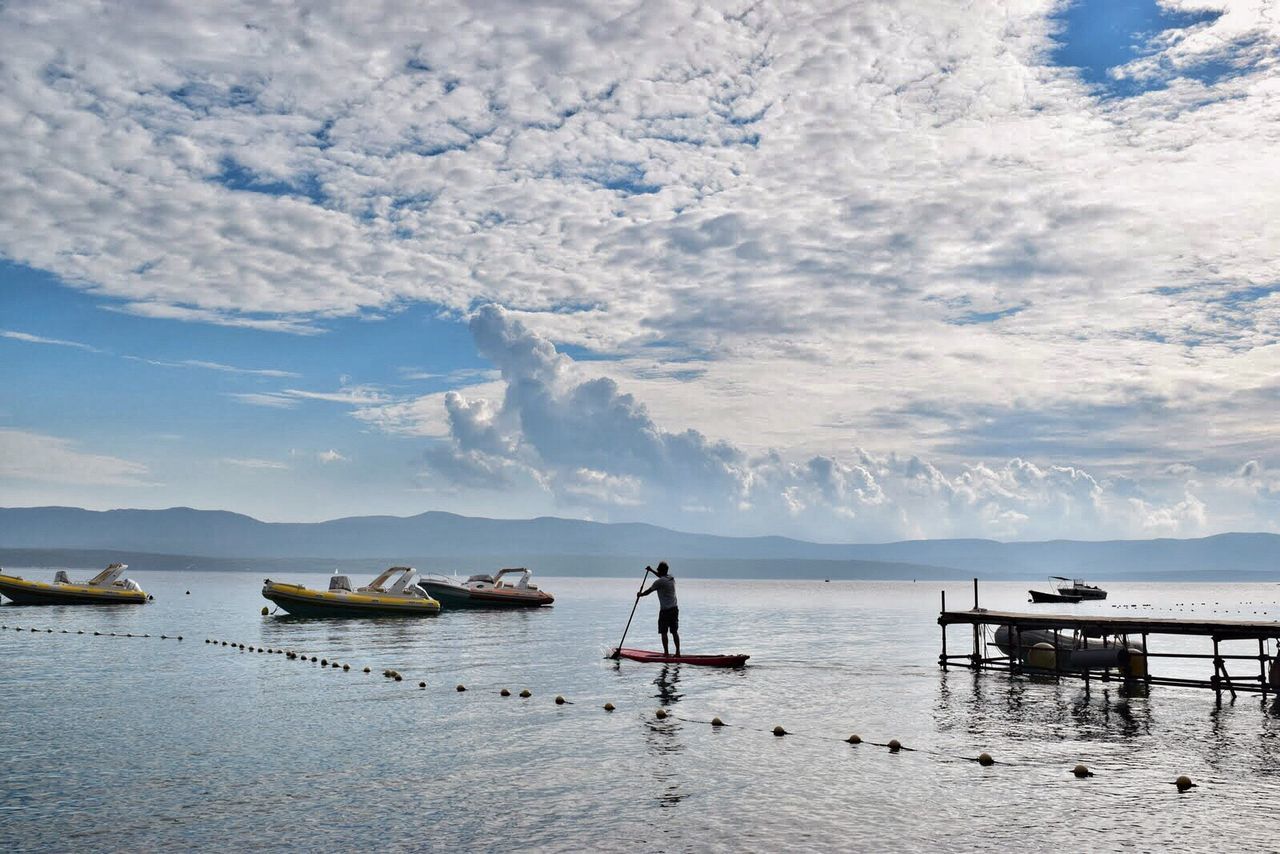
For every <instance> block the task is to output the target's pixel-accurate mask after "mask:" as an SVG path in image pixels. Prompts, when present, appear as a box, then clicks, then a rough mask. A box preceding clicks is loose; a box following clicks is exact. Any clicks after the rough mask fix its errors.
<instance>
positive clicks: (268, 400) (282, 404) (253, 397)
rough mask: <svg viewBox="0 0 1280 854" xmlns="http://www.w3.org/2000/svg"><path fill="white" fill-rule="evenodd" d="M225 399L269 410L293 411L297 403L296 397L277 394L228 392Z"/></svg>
mask: <svg viewBox="0 0 1280 854" xmlns="http://www.w3.org/2000/svg"><path fill="white" fill-rule="evenodd" d="M227 397H230V398H232V399H233V400H238V401H240V402H241V403H247V404H249V405H250V406H265V407H268V408H270V409H293V408H294V407H296V406H297V405H298V402H299V401H298V399H297V398H296V397H286V396H285V395H282V394H279V393H277V392H228V393H227Z"/></svg>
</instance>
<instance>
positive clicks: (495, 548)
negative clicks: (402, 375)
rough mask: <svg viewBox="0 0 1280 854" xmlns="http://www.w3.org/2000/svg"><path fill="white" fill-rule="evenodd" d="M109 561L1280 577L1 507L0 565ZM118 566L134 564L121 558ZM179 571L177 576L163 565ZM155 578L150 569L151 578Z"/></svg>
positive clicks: (988, 545)
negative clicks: (666, 565)
mask: <svg viewBox="0 0 1280 854" xmlns="http://www.w3.org/2000/svg"><path fill="white" fill-rule="evenodd" d="M108 552H114V553H120V555H122V556H124V557H125V560H126V561H127V562H129V563H131V564H132V565H134V566H135V567H136V568H139V569H142V568H146V567H145V566H142V565H140V564H139V558H142V557H143V556H150V558H151V559H153V560H152V561H148V562H156V563H158V564H160V565H163V566H164V567H166V568H182V566H186V565H188V564H190V565H192V566H193V568H197V569H250V568H252V569H259V568H262V567H263V566H264V565H275V566H279V567H281V568H298V569H301V568H306V567H308V566H315V565H316V564H317V563H320V564H322V565H326V566H327V565H330V564H342V565H347V566H354V565H363V564H365V563H368V565H369V566H370V567H374V566H378V565H382V564H387V563H389V562H399V561H404V562H412V563H413V564H414V565H417V566H420V567H423V568H426V567H430V568H433V569H434V568H444V567H455V568H458V569H462V570H465V569H470V568H472V567H491V566H493V565H495V564H505V565H527V566H531V567H534V568H537V569H539V571H542V572H545V573H548V574H551V573H559V574H594V575H598V574H607V575H614V574H629V573H631V572H634V570H635V567H636V566H637V565H640V566H643V564H645V563H657V561H659V560H662V559H666V560H669V561H672V562H673V563H675V562H676V561H680V562H681V565H682V571H683V572H684V573H685V574H687V575H704V576H722V577H723V576H736V577H744V578H761V577H775V578H776V577H781V578H786V577H805V578H814V577H830V578H960V577H966V576H970V575H976V576H981V577H984V578H1039V577H1043V576H1045V575H1051V574H1053V575H1071V576H1077V575H1078V576H1084V577H1089V578H1160V577H1168V578H1184V579H1185V578H1214V579H1222V580H1228V579H1231V578H1240V579H1249V580H1254V579H1272V578H1274V579H1280V535H1276V534H1263V533H1239V534H1219V535H1216V536H1212V537H1203V538H1200V539H1190V540H1174V539H1157V540H1111V541H1104V542H1082V541H1076V540H1051V541H1046V542H1017V543H1002V542H997V541H995V540H976V539H963V540H911V541H905V542H896V543H879V544H823V543H810V542H805V541H803V540H794V539H789V538H786V537H773V536H769V537H722V536H715V535H711V534H692V533H687V532H681V531H673V530H669V529H666V528H660V527H657V526H655V525H646V524H640V523H600V522H586V521H582V520H576V519H557V518H550V517H543V518H538V519H517V520H508V519H485V518H475V517H468V516H458V515H455V514H453V513H442V512H430V513H423V514H421V515H418V516H410V517H407V518H401V517H396V516H359V517H350V518H345V519H334V520H331V521H328V522H315V523H297V522H283V523H282V522H260V521H258V520H257V519H253V518H251V517H249V516H244V515H241V514H238V513H230V512H226V511H210V510H193V509H190V508H185V507H179V508H172V509H169V510H108V511H92V510H82V509H79V508H73V507H17V508H0V560H4V561H5V562H7V563H9V564H11V565H15V564H20V563H23V562H25V563H26V564H27V565H54V564H70V565H75V564H71V562H70V560H69V558H70V557H71V556H72V555H78V556H80V557H81V558H82V559H84V560H85V561H88V562H89V564H90V565H93V564H96V563H99V562H101V561H100V560H95V559H93V557H92V556H93V555H94V554H96V553H102V554H106V553H108ZM128 555H134V558H133V559H129V557H128ZM178 560H182V561H185V563H184V564H182V565H181V566H178V565H175V564H176V561H178ZM155 568H159V566H157V567H155Z"/></svg>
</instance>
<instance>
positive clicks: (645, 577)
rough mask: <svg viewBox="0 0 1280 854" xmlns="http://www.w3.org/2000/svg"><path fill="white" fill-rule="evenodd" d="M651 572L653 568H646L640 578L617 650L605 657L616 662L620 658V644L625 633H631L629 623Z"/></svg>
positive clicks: (623, 639)
mask: <svg viewBox="0 0 1280 854" xmlns="http://www.w3.org/2000/svg"><path fill="white" fill-rule="evenodd" d="M651 572H653V567H651V566H646V567H645V568H644V575H643V576H642V577H641V578H640V589H639V590H637V591H636V603H635V604H634V605H632V606H631V616H630V617H627V627H626V628H625V629H623V630H622V640H620V641H618V646H617V648H616V649H615V650H614V651H613V655H608V656H605V657H606V658H612V659H614V660H617V659H619V658H621V657H622V644H623V641H625V640H626V639H627V632H629V631H631V621H632V620H633V619H634V618H635V616H636V608H638V607H639V606H640V594H641V593H642V592H643V591H644V583H645V582H646V581H648V580H649V573H651Z"/></svg>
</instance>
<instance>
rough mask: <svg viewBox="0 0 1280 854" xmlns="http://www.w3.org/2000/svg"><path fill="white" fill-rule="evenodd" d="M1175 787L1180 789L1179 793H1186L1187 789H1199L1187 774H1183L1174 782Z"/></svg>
mask: <svg viewBox="0 0 1280 854" xmlns="http://www.w3.org/2000/svg"><path fill="white" fill-rule="evenodd" d="M1173 785H1175V786H1177V787H1178V791H1179V792H1185V791H1186V790H1187V789H1195V788H1197V786H1196V784H1195V783H1193V782H1191V778H1190V777H1188V776H1187V775H1186V774H1183V775H1181V776H1180V777H1178V779H1176V780H1174V781H1173Z"/></svg>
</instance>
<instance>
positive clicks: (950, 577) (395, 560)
mask: <svg viewBox="0 0 1280 854" xmlns="http://www.w3.org/2000/svg"><path fill="white" fill-rule="evenodd" d="M113 562H120V563H127V564H129V568H130V570H131V571H135V572H182V571H188V572H198V573H207V572H215V573H224V572H225V573H256V574H266V575H270V574H271V573H273V572H276V573H280V572H314V573H325V574H327V573H329V572H331V571H333V570H334V569H339V570H342V571H344V572H351V573H362V572H370V573H374V572H379V571H381V570H383V569H385V568H387V567H388V566H392V565H395V564H404V565H407V566H414V567H417V568H418V569H419V570H421V571H422V572H443V573H446V574H452V573H454V572H457V573H463V574H465V573H471V572H480V571H489V570H492V569H494V568H497V567H501V566H527V567H528V568H530V569H532V570H533V571H534V572H535V573H537V574H539V575H541V576H557V577H564V578H631V577H635V576H637V575H638V573H639V572H642V571H643V568H644V562H643V560H642V559H640V558H636V557H631V556H626V555H534V556H529V557H526V558H524V559H521V558H520V557H517V556H505V557H504V556H501V555H499V556H494V557H487V556H483V557H477V556H465V557H458V556H448V555H417V556H413V555H390V556H385V557H364V558H326V557H315V558H251V557H246V558H227V557H203V556H198V555H176V554H163V553H158V552H144V551H126V550H122V549H6V548H0V567H3V568H13V567H22V568H35V569H49V570H54V569H72V570H89V569H101V568H102V567H104V566H106V565H107V564H109V563H113ZM672 563H673V566H674V568H675V569H676V571H677V574H678V575H679V576H681V577H685V578H712V579H715V578H719V579H737V580H744V581H749V580H773V581H788V580H794V581H815V580H816V581H822V580H826V579H829V580H831V581H931V582H938V581H946V582H958V581H967V580H969V579H971V578H973V577H974V576H975V574H976V575H977V576H978V577H980V578H982V579H983V580H985V581H1010V582H1013V581H1018V582H1024V583H1028V584H1036V583H1043V582H1044V581H1045V574H1039V575H1037V574H1034V573H1028V572H1027V571H1026V570H1024V569H1021V568H1017V569H1014V570H1011V571H1007V572H998V571H991V572H986V573H981V572H980V573H974V572H971V571H966V570H962V569H956V568H951V567H939V566H930V565H924V564H908V563H893V562H889V561H849V560H809V559H787V558H776V559H773V558H771V559H741V558H673V559H672ZM1046 574H1047V573H1046ZM1089 578H1091V579H1095V580H1102V581H1149V582H1162V581H1163V582H1224V583H1280V570H1278V571H1271V572H1267V571H1242V570H1172V571H1171V570H1166V571H1163V572H1158V571H1155V572H1153V571H1128V572H1125V571H1119V572H1117V571H1112V572H1097V573H1094V574H1092V575H1090V576H1089Z"/></svg>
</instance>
